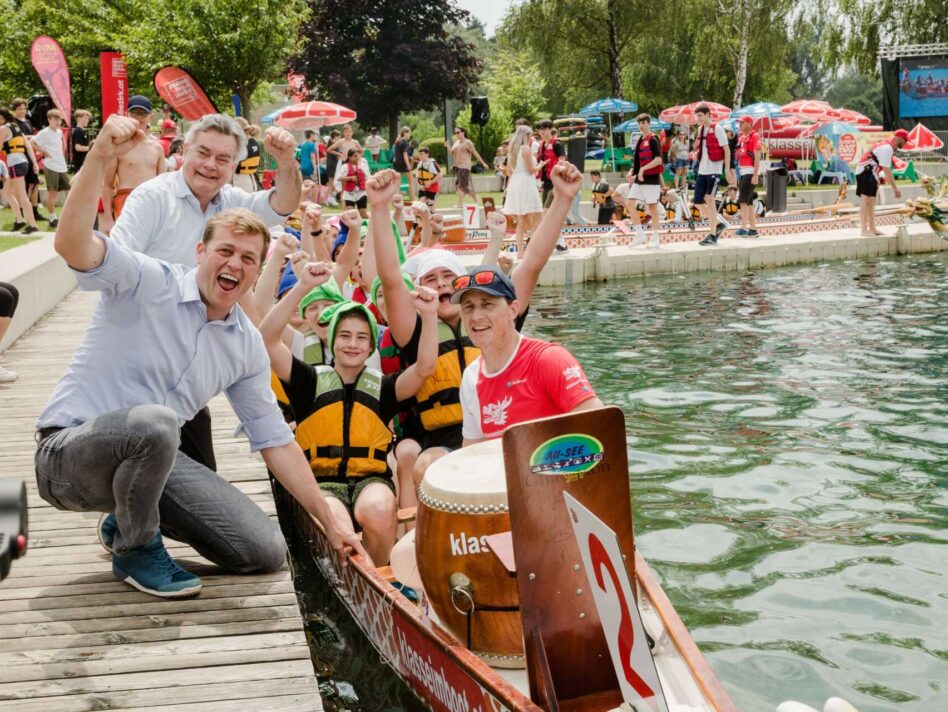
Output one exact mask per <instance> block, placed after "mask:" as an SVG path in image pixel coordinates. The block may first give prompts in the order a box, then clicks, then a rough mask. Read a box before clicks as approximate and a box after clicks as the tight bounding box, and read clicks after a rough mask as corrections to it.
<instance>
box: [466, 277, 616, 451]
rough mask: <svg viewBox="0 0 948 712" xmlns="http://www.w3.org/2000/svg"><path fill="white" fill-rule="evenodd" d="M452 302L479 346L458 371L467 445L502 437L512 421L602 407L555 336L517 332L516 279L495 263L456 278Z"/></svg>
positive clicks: (580, 369) (572, 358) (515, 422)
mask: <svg viewBox="0 0 948 712" xmlns="http://www.w3.org/2000/svg"><path fill="white" fill-rule="evenodd" d="M452 286H453V287H454V289H455V292H454V294H453V295H452V296H451V302H452V303H453V304H460V305H461V321H462V322H463V323H464V328H465V330H466V331H467V333H468V335H469V337H470V339H471V342H472V343H473V344H474V346H475V347H477V348H479V349H480V350H481V353H480V356H479V357H478V358H476V359H474V360H473V361H472V362H471V363H470V365H468V367H467V368H466V369H465V370H464V375H463V377H462V378H461V409H462V412H463V415H464V422H463V426H462V435H463V438H464V440H463V443H464V445H473V444H474V443H476V442H480V441H481V440H489V439H492V438H499V437H500V436H501V435H502V434H503V432H504V430H505V429H506V428H507V427H509V426H511V425H515V424H517V423H522V422H524V421H527V420H533V419H535V418H546V417H549V416H552V415H563V414H565V413H572V412H575V411H580V410H592V409H594V408H601V407H602V401H600V400H599V398H598V397H597V396H596V393H595V391H593V389H592V386H591V385H589V380H588V379H587V378H586V374H585V372H583V367H582V366H580V365H579V362H578V361H577V360H576V359H575V357H574V356H573V355H572V354H571V353H570V352H569V351H567V350H566V349H565V348H563V347H562V346H560V345H559V344H551V343H549V342H547V341H541V340H540V339H532V338H529V337H526V336H522V335H521V334H520V333H519V332H518V331H517V327H516V320H517V315H518V314H519V312H520V304H519V303H518V302H517V292H516V288H515V287H514V285H513V282H511V281H510V279H509V278H508V277H507V275H506V274H504V272H503V270H501V269H500V268H499V267H493V266H491V267H477V268H475V269H473V270H471V271H470V272H469V273H468V274H465V275H461V276H460V277H457V278H455V279H454V281H453V285H452Z"/></svg>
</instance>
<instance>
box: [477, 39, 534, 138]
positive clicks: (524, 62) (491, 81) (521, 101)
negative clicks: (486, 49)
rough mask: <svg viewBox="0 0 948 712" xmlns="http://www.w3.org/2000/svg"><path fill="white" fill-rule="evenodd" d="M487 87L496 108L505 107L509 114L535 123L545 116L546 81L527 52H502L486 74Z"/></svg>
mask: <svg viewBox="0 0 948 712" xmlns="http://www.w3.org/2000/svg"><path fill="white" fill-rule="evenodd" d="M484 85H485V89H486V90H487V96H488V97H489V98H490V101H491V107H492V108H497V107H503V108H504V109H505V110H506V112H507V113H508V114H511V115H512V116H515V117H518V118H519V117H521V116H523V117H525V118H527V119H529V120H530V121H531V122H532V121H536V120H537V119H538V118H539V117H540V115H541V114H544V113H545V111H544V109H545V105H546V99H545V98H544V95H543V93H544V91H545V90H546V79H544V77H543V74H542V72H541V71H540V67H539V65H537V64H536V63H535V62H533V61H532V60H531V58H530V54H529V53H528V52H526V51H524V50H521V51H515V50H512V49H501V50H499V51H498V52H497V53H496V54H495V55H494V57H493V58H492V59H491V60H490V64H489V66H488V68H487V71H486V72H485V73H484Z"/></svg>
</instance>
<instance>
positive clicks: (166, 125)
mask: <svg viewBox="0 0 948 712" xmlns="http://www.w3.org/2000/svg"><path fill="white" fill-rule="evenodd" d="M177 128H178V125H177V124H176V123H175V122H174V121H172V120H171V119H165V120H164V121H162V122H161V130H162V131H165V130H167V129H175V130H177Z"/></svg>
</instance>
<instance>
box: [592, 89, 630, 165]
mask: <svg viewBox="0 0 948 712" xmlns="http://www.w3.org/2000/svg"><path fill="white" fill-rule="evenodd" d="M638 110H639V105H638V104H636V103H635V102H634V101H626V100H625V99H616V98H614V97H607V98H605V99H599V101H594V102H593V103H592V104H586V106H584V107H583V108H582V109H580V110H579V114H580V116H596V115H597V114H606V116H607V117H608V119H609V138H610V139H611V138H612V115H613V114H631V113H633V112H636V111H638ZM610 155H612V167H613V169H615V167H616V164H615V154H614V153H613V154H610Z"/></svg>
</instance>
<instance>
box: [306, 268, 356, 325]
mask: <svg viewBox="0 0 948 712" xmlns="http://www.w3.org/2000/svg"><path fill="white" fill-rule="evenodd" d="M322 300H326V301H330V302H335V303H336V304H339V303H341V302H344V301H346V298H345V297H344V296H342V290H340V289H339V285H338V284H337V283H336V280H335V279H334V278H332V277H330V278H329V279H328V280H326V281H325V282H324V283H323V284H321V285H319V286H318V287H316V288H315V289H312V290H311V291H310V293H309V294H307V295H306V296H305V297H303V299H302V301H300V319H302V318H304V314H305V313H306V307H308V306H309V305H310V304H312V303H313V302H318V301H322Z"/></svg>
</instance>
